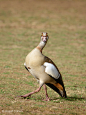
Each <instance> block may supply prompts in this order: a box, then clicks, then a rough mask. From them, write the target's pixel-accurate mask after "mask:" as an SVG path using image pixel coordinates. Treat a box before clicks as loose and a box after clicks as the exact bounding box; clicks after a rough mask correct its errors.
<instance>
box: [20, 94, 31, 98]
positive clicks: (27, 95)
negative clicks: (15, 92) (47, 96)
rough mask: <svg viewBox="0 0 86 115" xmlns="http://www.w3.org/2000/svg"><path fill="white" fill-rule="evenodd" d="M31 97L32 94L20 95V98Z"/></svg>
mask: <svg viewBox="0 0 86 115" xmlns="http://www.w3.org/2000/svg"><path fill="white" fill-rule="evenodd" d="M30 96H31V95H30V94H26V95H20V96H18V97H23V98H26V97H30Z"/></svg>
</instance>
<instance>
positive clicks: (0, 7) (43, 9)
mask: <svg viewBox="0 0 86 115" xmlns="http://www.w3.org/2000/svg"><path fill="white" fill-rule="evenodd" d="M85 6H86V1H85V0H83V1H82V0H76V1H74V2H73V1H72V0H66V1H63V0H62V1H61V0H55V1H54V2H53V1H52V0H47V1H45V0H43V1H42V0H33V1H31V0H25V1H23V0H15V1H14V0H11V1H10V0H3V1H2V0H0V80H1V82H0V114H1V115H8V114H10V115H15V114H17V115H23V114H24V115H30V114H31V115H40V114H44V115H56V114H58V115H65V114H66V115H85V114H86V26H85V25H86V12H85V11H86V7H85ZM44 31H45V32H48V34H49V37H50V39H49V41H48V43H47V45H46V47H45V48H44V50H43V53H44V54H45V55H46V56H48V57H50V58H51V59H52V60H53V61H54V62H55V63H56V65H57V66H58V68H59V70H60V72H61V73H62V76H63V80H64V83H65V88H66V91H67V95H68V98H67V99H62V98H61V97H59V95H58V94H57V93H55V92H54V91H53V90H52V89H50V88H48V94H49V96H50V98H51V100H50V101H49V102H45V101H43V99H44V98H45V92H44V90H43V88H42V89H41V91H40V92H39V93H37V94H34V95H32V96H31V97H30V99H29V98H26V99H23V98H18V97H17V96H19V95H23V94H26V93H28V92H30V91H34V90H35V89H36V88H38V86H39V85H38V83H37V82H36V80H35V79H34V77H32V76H31V75H30V74H29V73H28V72H27V71H26V70H25V69H24V66H23V63H24V60H25V57H26V55H27V54H28V53H29V52H30V51H31V50H32V49H33V48H34V47H36V46H37V45H38V43H39V41H40V35H41V33H42V32H44Z"/></svg>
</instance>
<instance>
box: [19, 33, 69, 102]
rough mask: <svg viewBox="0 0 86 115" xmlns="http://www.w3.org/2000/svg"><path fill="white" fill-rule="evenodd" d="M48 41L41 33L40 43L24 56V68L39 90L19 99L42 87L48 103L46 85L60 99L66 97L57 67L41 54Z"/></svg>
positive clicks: (45, 34) (45, 35)
mask: <svg viewBox="0 0 86 115" xmlns="http://www.w3.org/2000/svg"><path fill="white" fill-rule="evenodd" d="M48 39H49V36H48V34H47V33H46V32H43V33H42V35H41V41H40V43H39V44H38V46H37V47H36V48H35V49H33V50H32V51H31V52H30V53H29V54H28V55H27V56H26V59H25V63H24V66H25V68H26V69H27V70H28V71H29V72H30V73H31V74H32V75H33V76H34V77H35V78H36V79H37V81H38V82H39V88H38V89H37V90H35V91H33V92H31V93H28V94H26V95H21V96H20V97H24V98H25V97H29V96H31V95H32V94H34V93H37V92H39V91H40V89H41V87H42V86H44V89H45V94H46V101H49V96H48V94H47V87H46V85H47V86H49V87H50V88H52V89H53V90H54V91H56V92H57V93H58V94H59V95H60V96H61V97H65V98H66V97H67V95H66V91H65V87H64V84H63V80H62V76H61V73H60V72H59V70H58V68H57V66H56V65H55V64H54V62H53V61H52V60H51V59H50V58H48V57H46V56H44V55H43V54H42V50H43V48H44V47H45V45H46V43H47V41H48Z"/></svg>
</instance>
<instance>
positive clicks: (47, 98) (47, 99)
mask: <svg viewBox="0 0 86 115" xmlns="http://www.w3.org/2000/svg"><path fill="white" fill-rule="evenodd" d="M43 86H44V89H45V94H46V99H45V101H49V100H50V98H49V97H48V94H47V87H46V85H45V84H44V85H43Z"/></svg>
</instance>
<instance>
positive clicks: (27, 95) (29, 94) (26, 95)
mask: <svg viewBox="0 0 86 115" xmlns="http://www.w3.org/2000/svg"><path fill="white" fill-rule="evenodd" d="M40 90H41V87H39V88H38V89H37V90H35V91H33V92H30V93H28V94H25V95H21V96H20V97H29V96H31V95H32V94H34V93H37V92H39V91H40Z"/></svg>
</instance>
